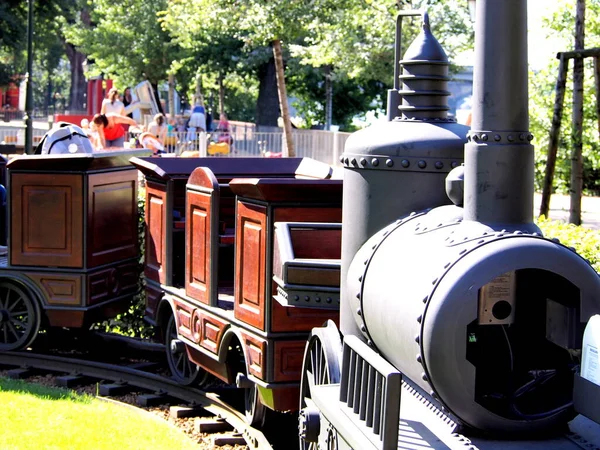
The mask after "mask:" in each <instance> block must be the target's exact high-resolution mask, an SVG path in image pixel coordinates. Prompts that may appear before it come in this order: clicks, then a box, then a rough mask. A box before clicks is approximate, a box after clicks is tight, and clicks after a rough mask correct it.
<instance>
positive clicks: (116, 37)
mask: <svg viewBox="0 0 600 450" xmlns="http://www.w3.org/2000/svg"><path fill="white" fill-rule="evenodd" d="M89 5H90V10H89V17H90V24H91V26H86V23H85V17H79V18H77V20H76V22H75V23H74V24H73V25H71V26H69V27H68V29H67V32H66V35H67V38H68V41H69V42H70V43H71V44H72V45H75V46H76V47H78V48H80V49H82V51H83V52H84V53H85V54H86V55H87V57H88V58H89V59H92V60H93V61H94V64H93V67H92V69H91V73H92V74H96V75H100V74H101V73H102V74H105V75H107V76H109V77H111V78H113V79H114V80H115V82H116V83H119V84H122V85H123V86H126V85H131V84H135V83H137V82H139V81H140V80H144V79H145V80H148V81H149V82H150V83H151V84H152V86H153V87H154V89H155V95H157V94H156V92H157V85H158V83H159V82H160V81H163V80H165V79H166V78H167V76H168V75H167V74H168V72H169V69H170V68H171V64H172V62H173V61H174V60H176V59H177V58H178V57H179V55H178V52H179V48H178V46H177V45H176V43H174V42H173V41H172V40H171V39H170V37H169V35H168V33H167V32H166V31H165V30H164V29H163V27H162V26H161V23H160V21H159V19H158V14H159V13H160V12H162V11H164V10H165V9H166V7H167V0H156V1H152V2H149V1H145V0H123V1H119V2H113V1H111V0H91V1H90V2H89ZM158 104H159V105H160V102H159V103H158ZM159 108H160V106H159Z"/></svg>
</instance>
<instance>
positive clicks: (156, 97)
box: [148, 80, 165, 115]
mask: <svg viewBox="0 0 600 450" xmlns="http://www.w3.org/2000/svg"><path fill="white" fill-rule="evenodd" d="M148 81H150V80H148ZM150 85H151V86H152V93H153V94H154V100H155V101H156V107H157V108H158V112H159V113H161V114H163V115H164V114H165V112H164V111H163V107H162V103H161V102H160V95H158V83H157V82H152V81H150Z"/></svg>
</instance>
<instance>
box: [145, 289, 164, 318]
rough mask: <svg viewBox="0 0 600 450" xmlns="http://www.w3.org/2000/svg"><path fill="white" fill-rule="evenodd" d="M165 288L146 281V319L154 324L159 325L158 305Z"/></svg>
mask: <svg viewBox="0 0 600 450" xmlns="http://www.w3.org/2000/svg"><path fill="white" fill-rule="evenodd" d="M163 295H164V293H163V290H162V289H160V286H157V285H155V284H153V283H151V282H146V309H145V310H144V317H145V319H146V320H147V321H148V322H149V323H151V324H152V325H157V322H156V320H157V319H158V306H159V304H160V302H161V300H162V298H163Z"/></svg>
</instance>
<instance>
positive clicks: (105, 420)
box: [0, 377, 197, 450]
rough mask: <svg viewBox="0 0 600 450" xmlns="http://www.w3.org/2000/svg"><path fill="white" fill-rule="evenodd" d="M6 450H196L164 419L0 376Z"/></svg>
mask: <svg viewBox="0 0 600 450" xmlns="http://www.w3.org/2000/svg"><path fill="white" fill-rule="evenodd" d="M0 404H1V405H2V433H1V438H0V448H1V449H2V450H30V449H31V450H34V449H35V450H65V449H68V450H77V449H82V450H83V449H85V450H105V449H106V450H108V449H110V450H112V449H118V450H140V449H177V450H187V449H194V448H197V446H196V445H195V444H194V443H193V442H192V441H191V440H190V439H189V438H188V437H187V436H185V435H184V434H183V433H182V432H180V431H179V430H177V429H175V428H174V427H172V426H171V425H169V424H168V423H166V422H164V421H162V420H161V419H160V418H158V417H153V416H151V415H150V414H147V413H142V412H139V411H135V410H131V409H129V408H122V407H120V406H118V405H114V404H111V403H107V402H103V401H100V400H97V399H95V398H93V397H91V396H87V395H79V394H76V393H73V392H71V391H68V390H64V389H58V388H48V387H45V386H40V385H35V384H29V383H25V382H23V381H19V380H10V379H6V378H1V377H0Z"/></svg>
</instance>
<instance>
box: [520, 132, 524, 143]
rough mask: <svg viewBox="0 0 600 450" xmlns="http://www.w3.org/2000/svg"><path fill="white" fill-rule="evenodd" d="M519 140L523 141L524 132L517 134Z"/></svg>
mask: <svg viewBox="0 0 600 450" xmlns="http://www.w3.org/2000/svg"><path fill="white" fill-rule="evenodd" d="M519 140H521V141H524V140H525V133H521V134H520V135H519Z"/></svg>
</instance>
